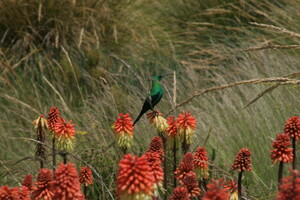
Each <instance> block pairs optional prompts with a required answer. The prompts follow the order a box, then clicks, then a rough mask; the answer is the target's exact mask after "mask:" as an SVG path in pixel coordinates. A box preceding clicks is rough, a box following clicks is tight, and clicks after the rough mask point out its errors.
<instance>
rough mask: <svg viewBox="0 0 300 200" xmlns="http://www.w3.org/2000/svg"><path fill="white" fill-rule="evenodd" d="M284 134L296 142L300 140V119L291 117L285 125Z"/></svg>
mask: <svg viewBox="0 0 300 200" xmlns="http://www.w3.org/2000/svg"><path fill="white" fill-rule="evenodd" d="M284 133H286V134H288V135H289V136H290V137H291V138H293V137H295V138H296V140H299V138H300V117H295V116H294V117H291V118H289V119H288V120H287V121H286V123H285V128H284Z"/></svg>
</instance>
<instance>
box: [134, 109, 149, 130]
mask: <svg viewBox="0 0 300 200" xmlns="http://www.w3.org/2000/svg"><path fill="white" fill-rule="evenodd" d="M145 112H147V110H145V109H142V110H141V112H140V114H139V116H138V117H137V118H136V120H134V122H133V126H134V125H135V124H136V123H137V122H138V121H139V120H140V119H141V117H142V116H143V115H144V114H145Z"/></svg>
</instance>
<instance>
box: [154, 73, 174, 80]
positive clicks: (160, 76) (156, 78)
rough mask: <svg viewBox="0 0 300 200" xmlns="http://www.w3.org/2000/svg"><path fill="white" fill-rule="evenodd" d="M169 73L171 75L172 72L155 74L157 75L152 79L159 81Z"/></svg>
mask: <svg viewBox="0 0 300 200" xmlns="http://www.w3.org/2000/svg"><path fill="white" fill-rule="evenodd" d="M169 75H173V74H172V73H166V74H163V75H157V76H154V77H153V79H154V80H157V81H160V80H161V79H162V78H163V77H165V76H169Z"/></svg>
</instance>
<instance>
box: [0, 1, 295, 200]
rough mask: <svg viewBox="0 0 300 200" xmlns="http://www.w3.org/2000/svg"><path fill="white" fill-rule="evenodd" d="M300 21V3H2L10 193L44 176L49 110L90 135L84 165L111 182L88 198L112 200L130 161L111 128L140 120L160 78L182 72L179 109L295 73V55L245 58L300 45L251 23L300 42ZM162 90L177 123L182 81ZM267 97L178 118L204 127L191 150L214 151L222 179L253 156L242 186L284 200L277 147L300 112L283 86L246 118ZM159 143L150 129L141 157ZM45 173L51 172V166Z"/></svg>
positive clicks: (225, 102) (138, 143) (164, 106)
mask: <svg viewBox="0 0 300 200" xmlns="http://www.w3.org/2000/svg"><path fill="white" fill-rule="evenodd" d="M208 2H209V3H208ZM298 10H299V4H297V2H294V1H291V2H285V1H275V2H274V1H267V0H264V1H257V0H252V1H238V0H236V1H234V0H226V1H217V0H215V1H202V0H198V1H183V0H176V1H160V0H157V1H151V2H150V1H149V2H144V1H119V0H114V1H104V0H103V1H101V0H88V1H79V0H77V1H76V0H74V1H56V0H46V1H43V3H40V1H35V0H26V1H25V0H18V1H12V0H4V1H2V2H1V3H0V59H1V62H0V67H1V68H0V69H1V75H0V86H1V87H0V91H1V93H0V102H1V103H0V132H1V136H2V140H1V142H0V148H1V149H2V150H1V153H0V160H1V163H0V166H1V168H0V185H3V184H10V185H16V184H17V183H18V182H20V181H21V179H22V177H23V176H24V175H25V174H28V173H33V174H36V173H37V169H38V162H35V161H34V160H32V159H31V158H32V157H33V156H34V149H35V144H34V142H32V141H30V140H29V139H28V138H35V132H34V130H33V126H32V125H31V122H32V121H33V119H35V118H36V117H37V116H38V115H39V114H44V115H46V114H47V112H48V109H49V107H50V106H58V107H59V108H60V110H61V113H62V115H63V117H64V118H66V120H71V119H72V120H73V121H74V123H76V124H77V130H80V131H86V132H87V133H88V134H87V135H78V141H77V146H76V149H75V152H74V154H75V155H78V156H80V157H81V158H82V159H83V160H85V161H87V162H88V163H90V164H91V165H92V166H94V167H95V169H96V170H97V171H98V172H99V174H100V176H101V178H102V180H99V179H97V180H96V181H95V184H94V186H93V187H92V189H91V190H90V191H89V197H93V198H94V199H99V198H100V199H101V198H102V199H108V198H110V195H109V192H112V193H114V190H115V175H116V172H117V164H118V163H117V161H118V160H119V159H120V152H119V150H118V149H117V148H116V147H115V146H114V145H111V144H112V142H113V141H114V135H113V132H112V129H111V125H112V123H113V121H114V119H115V117H117V113H120V112H124V113H126V112H129V113H130V114H131V115H132V116H133V117H135V116H137V114H138V113H139V111H140V109H141V106H142V102H143V100H144V99H143V98H144V97H145V96H146V94H147V92H148V91H147V90H146V89H147V87H150V85H149V83H150V82H149V80H150V79H151V76H152V75H155V74H160V73H164V72H171V71H176V74H177V85H176V88H177V90H176V92H177V102H180V101H182V100H185V99H186V98H187V95H189V94H191V93H192V92H194V91H196V90H198V89H201V88H206V87H209V86H215V85H220V84H224V83H229V82H235V81H239V80H244V79H251V78H264V77H272V76H283V75H287V74H290V73H292V72H295V71H297V70H299V66H298V63H299V61H300V58H299V50H297V49H289V50H279V49H277V50H276V49H275V50H261V51H244V50H245V49H248V48H250V47H260V46H264V45H266V44H276V45H290V44H299V38H297V37H292V36H290V35H287V34H284V33H281V32H278V31H277V32H276V31H273V30H268V29H264V28H261V27H258V26H255V25H251V24H249V22H253V21H256V22H259V23H266V24H272V25H275V26H279V27H284V28H286V29H288V30H291V31H294V32H298V33H300V26H299V23H298V22H297V20H296V19H298V18H299V12H298ZM63 49H65V51H64V50H63ZM112 55H116V56H117V58H120V59H123V60H124V61H125V62H126V63H127V64H129V65H130V67H131V68H128V66H127V67H126V66H125V65H124V64H123V63H122V62H121V61H120V59H116V57H113V56H112ZM132 70H134V71H135V74H136V76H135V75H134V74H133V73H132ZM140 79H142V80H143V81H144V82H143V83H144V85H145V86H146V88H144V87H143V86H142V85H141V84H140V82H139V80H140ZM162 84H163V85H164V87H165V95H164V98H163V100H162V101H161V102H160V104H159V105H158V106H157V108H158V109H159V110H160V111H161V112H163V113H167V112H168V111H169V110H170V109H171V108H172V106H173V103H172V102H173V99H172V96H173V87H174V85H173V80H172V79H171V78H170V79H166V80H163V81H162ZM268 86H270V85H265V84H261V85H256V86H252V85H244V86H239V87H237V88H232V89H226V90H223V91H221V92H215V93H209V94H206V95H204V96H200V97H198V98H196V99H194V100H193V101H192V102H190V103H189V104H188V105H186V106H184V107H181V108H179V109H177V110H175V112H174V113H172V114H177V113H179V112H180V111H182V110H190V111H191V113H192V115H193V116H195V117H196V118H197V120H198V128H197V136H196V137H197V139H196V140H195V142H194V144H193V145H192V147H191V149H194V148H195V147H196V146H199V145H200V146H203V145H206V148H207V149H208V151H209V154H210V156H212V154H213V152H215V155H216V158H215V160H214V162H213V165H214V166H218V168H214V170H213V175H212V176H213V177H215V178H217V177H219V176H220V177H221V176H232V177H235V175H232V173H233V172H232V171H231V168H230V166H231V165H232V163H233V160H234V156H235V154H236V152H237V151H238V150H239V149H240V148H242V147H247V148H249V149H250V150H251V151H252V152H253V155H252V159H253V172H252V173H248V174H246V175H245V176H246V177H245V182H244V183H245V186H246V194H248V195H249V197H251V198H254V197H257V198H262V197H264V196H272V195H273V196H274V195H275V193H276V183H277V177H276V173H277V166H273V165H272V164H271V163H272V162H271V159H270V150H271V143H272V140H273V139H274V138H275V136H276V134H277V133H280V132H282V131H283V126H284V122H285V120H286V119H287V118H288V117H290V116H291V115H297V114H298V113H299V106H298V96H299V89H298V87H295V86H281V87H279V88H277V89H276V90H274V91H273V92H272V93H268V94H266V95H265V96H264V97H262V98H261V99H259V100H258V101H257V102H256V103H254V104H252V105H251V106H250V107H248V108H245V109H243V107H244V105H246V104H247V103H248V102H249V101H250V100H251V99H252V98H253V97H254V96H255V95H257V94H258V93H260V92H261V91H262V90H264V89H265V88H266V87H268ZM154 135H155V131H154V130H152V128H149V125H148V122H147V121H146V119H145V117H144V118H142V119H141V121H140V122H139V123H138V124H137V126H136V131H135V145H134V147H133V149H132V150H131V152H132V153H134V154H141V153H143V152H144V151H145V150H146V148H147V146H148V144H149V143H150V140H151V138H152V136H154ZM207 138H208V140H207V143H206V144H204V141H205V140H206V139H207ZM49 152H50V149H49ZM24 158H25V160H21V159H24ZM70 159H71V161H72V162H76V163H77V164H78V166H80V165H83V164H84V163H82V162H81V161H80V160H76V159H74V158H72V157H71V158H70ZM46 166H47V167H51V165H50V162H48V163H47V165H46ZM284 173H287V170H285V171H284ZM107 188H108V189H107ZM270 198H271V197H270Z"/></svg>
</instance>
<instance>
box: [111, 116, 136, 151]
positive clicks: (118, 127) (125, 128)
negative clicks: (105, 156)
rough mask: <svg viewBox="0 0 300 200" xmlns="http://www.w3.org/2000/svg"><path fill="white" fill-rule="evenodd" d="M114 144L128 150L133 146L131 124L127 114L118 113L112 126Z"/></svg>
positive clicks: (132, 128)
mask: <svg viewBox="0 0 300 200" xmlns="http://www.w3.org/2000/svg"><path fill="white" fill-rule="evenodd" d="M113 129H114V132H115V135H116V142H117V144H118V145H119V147H120V148H124V149H128V148H130V147H131V145H132V144H133V130H134V126H133V122H132V119H131V117H130V115H129V114H128V113H126V114H123V113H119V117H117V118H116V121H115V122H114V124H113Z"/></svg>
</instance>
